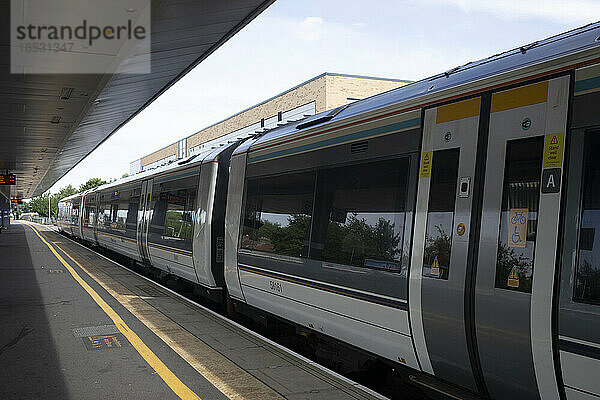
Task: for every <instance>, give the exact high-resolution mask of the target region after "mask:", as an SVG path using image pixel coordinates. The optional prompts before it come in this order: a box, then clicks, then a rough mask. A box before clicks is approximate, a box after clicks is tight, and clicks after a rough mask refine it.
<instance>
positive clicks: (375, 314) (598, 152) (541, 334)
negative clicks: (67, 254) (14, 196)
mask: <svg viewBox="0 0 600 400" xmlns="http://www.w3.org/2000/svg"><path fill="white" fill-rule="evenodd" d="M596 157H600V23H594V24H590V25H587V26H584V27H581V28H578V29H576V30H573V31H570V32H567V33H564V34H560V35H558V36H555V37H551V38H549V39H545V40H541V41H538V42H534V43H531V44H529V45H526V46H523V47H520V48H517V49H514V50H511V51H508V52H505V53H502V54H498V55H495V56H492V57H490V58H487V59H484V60H481V61H477V62H471V63H469V64H466V65H463V66H461V67H458V68H455V69H451V70H449V71H446V72H444V73H441V74H439V75H435V76H433V77H430V78H427V79H423V80H421V81H418V82H414V83H410V84H408V85H406V86H403V87H400V88H398V89H395V90H391V91H389V92H386V93H382V94H379V95H376V96H373V97H370V98H367V99H364V100H360V101H356V102H354V103H351V104H348V105H346V106H343V107H339V108H337V109H334V110H332V111H329V112H325V113H322V114H318V115H314V116H310V117H307V118H304V119H302V120H299V121H295V122H290V123H287V124H286V125H284V126H280V127H277V128H275V129H271V130H265V131H262V132H258V133H257V134H255V135H253V136H251V137H249V138H247V139H245V140H240V141H237V142H235V143H229V144H227V145H223V146H218V147H217V148H215V149H212V150H210V151H209V152H208V153H204V154H198V155H193V156H191V157H188V158H186V159H183V160H181V161H178V162H173V163H172V164H170V165H167V166H164V167H159V168H156V169H152V170H149V171H144V172H142V173H139V174H137V175H134V176H130V177H128V178H125V179H121V180H119V181H116V182H112V183H109V184H106V185H104V186H101V187H98V188H96V189H93V190H89V191H87V192H85V193H82V194H78V195H74V196H71V197H68V198H66V199H63V200H62V201H61V202H60V204H59V227H60V229H61V230H62V231H64V232H66V233H68V234H69V235H72V236H75V237H77V238H80V239H82V240H84V241H86V242H89V243H92V244H95V245H97V246H101V247H104V248H106V249H110V250H112V251H114V252H116V253H119V254H121V255H123V256H126V257H128V258H130V259H131V260H135V262H137V263H138V264H140V265H145V266H152V267H155V268H158V269H160V270H163V271H165V273H168V274H173V275H176V276H178V277H180V278H183V279H185V280H187V281H190V282H193V283H194V284H196V285H197V286H198V287H199V288H202V291H203V293H204V294H205V295H206V296H207V297H209V298H210V299H212V300H213V301H219V302H225V303H228V304H231V305H233V306H234V307H238V306H240V307H239V309H240V310H254V311H257V312H258V311H260V312H262V313H264V314H265V315H268V316H271V317H274V318H278V319H279V320H283V321H287V322H289V323H290V324H293V326H296V327H303V329H306V330H307V331H309V332H313V333H314V334H318V335H322V336H323V337H326V338H334V339H335V340H337V341H339V342H343V343H345V344H347V345H349V346H350V347H352V348H355V349H360V350H361V351H363V352H364V353H365V354H368V355H370V356H372V357H373V358H374V359H377V360H380V361H384V362H386V363H388V364H389V365H392V366H394V368H396V369H398V370H400V371H407V372H408V373H409V374H410V375H411V377H412V378H413V379H414V380H415V382H417V383H420V384H423V385H427V386H429V387H432V388H435V389H436V390H438V391H440V392H444V393H462V395H461V396H463V395H464V396H465V397H468V396H471V397H481V398H488V399H543V400H554V399H568V400H583V399H587V400H593V399H595V400H600V230H599V232H598V236H596V228H598V229H600V163H598V162H597V161H595V160H596ZM235 309H238V308H235ZM453 396H454V397H457V396H456V395H453ZM458 397H460V396H458Z"/></svg>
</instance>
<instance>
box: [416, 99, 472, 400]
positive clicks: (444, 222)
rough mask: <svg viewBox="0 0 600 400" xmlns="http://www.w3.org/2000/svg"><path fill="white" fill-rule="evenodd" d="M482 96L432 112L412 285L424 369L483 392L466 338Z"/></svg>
mask: <svg viewBox="0 0 600 400" xmlns="http://www.w3.org/2000/svg"><path fill="white" fill-rule="evenodd" d="M480 109H481V98H480V97H476V98H473V99H469V100H463V101H459V102H456V103H451V104H447V105H443V106H439V107H436V108H432V109H427V110H426V111H425V115H424V121H423V145H422V153H421V168H420V178H419V185H418V191H417V213H416V216H415V228H414V229H415V235H414V246H413V254H412V262H411V272H410V282H409V307H410V319H411V326H412V330H413V337H414V342H415V348H416V352H417V354H418V357H419V362H420V364H421V368H422V369H423V371H425V372H428V373H430V374H432V375H435V376H436V377H438V378H440V379H443V380H446V381H448V382H452V383H454V384H457V385H460V386H462V387H465V388H467V389H470V390H472V391H477V386H476V381H475V377H474V375H473V370H472V367H471V362H470V359H469V348H468V338H467V337H466V335H465V332H466V328H465V308H464V303H465V300H464V299H465V282H466V276H467V268H466V266H467V257H468V247H469V235H470V233H471V232H470V228H469V227H470V216H471V206H472V191H473V190H472V183H473V178H474V174H475V155H476V153H477V147H478V144H477V143H478V131H479V120H480V116H479V114H480Z"/></svg>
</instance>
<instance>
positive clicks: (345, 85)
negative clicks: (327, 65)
mask: <svg viewBox="0 0 600 400" xmlns="http://www.w3.org/2000/svg"><path fill="white" fill-rule="evenodd" d="M326 81H327V84H326V99H327V100H326V105H325V108H326V109H327V110H331V109H332V108H336V107H339V106H343V105H344V104H347V103H348V98H354V99H365V98H367V97H371V96H374V95H376V94H379V93H383V92H387V91H388V90H392V89H395V88H397V87H400V86H403V85H406V84H407V83H408V82H401V81H392V80H378V79H369V78H360V77H354V76H343V75H327V76H326Z"/></svg>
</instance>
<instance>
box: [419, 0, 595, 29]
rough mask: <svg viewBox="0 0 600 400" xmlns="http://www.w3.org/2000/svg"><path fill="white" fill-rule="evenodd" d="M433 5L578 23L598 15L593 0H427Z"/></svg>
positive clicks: (470, 12)
mask: <svg viewBox="0 0 600 400" xmlns="http://www.w3.org/2000/svg"><path fill="white" fill-rule="evenodd" d="M427 3H429V4H435V5H450V6H455V7H457V8H459V9H460V10H462V11H463V12H465V13H469V14H473V13H478V12H483V13H487V14H492V15H494V16H496V17H499V18H503V19H515V18H526V19H532V20H534V19H535V20H539V19H540V18H542V19H546V20H549V21H552V22H557V23H561V24H568V23H575V24H582V23H586V22H589V20H590V16H592V15H596V16H600V2H598V1H596V0H485V1H481V0H428V1H427Z"/></svg>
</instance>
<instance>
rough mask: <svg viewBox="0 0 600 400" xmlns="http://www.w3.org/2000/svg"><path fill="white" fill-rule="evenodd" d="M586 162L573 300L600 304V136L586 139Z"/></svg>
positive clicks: (588, 135) (596, 135) (595, 134)
mask: <svg viewBox="0 0 600 400" xmlns="http://www.w3.org/2000/svg"><path fill="white" fill-rule="evenodd" d="M585 149H586V154H585V161H584V167H583V168H584V172H583V192H582V204H581V227H580V230H579V249H578V254H577V271H576V274H575V293H574V297H575V300H579V301H584V302H591V303H596V304H598V303H600V237H599V236H600V235H598V232H599V230H600V165H598V161H597V159H596V160H595V157H596V155H597V154H600V135H599V134H598V133H597V132H596V133H588V134H587V135H586V139H585Z"/></svg>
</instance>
